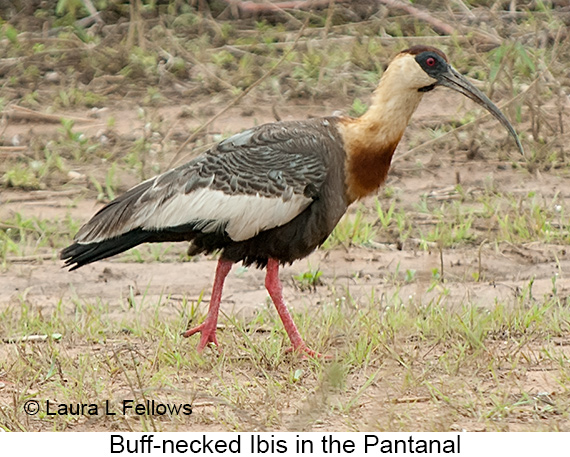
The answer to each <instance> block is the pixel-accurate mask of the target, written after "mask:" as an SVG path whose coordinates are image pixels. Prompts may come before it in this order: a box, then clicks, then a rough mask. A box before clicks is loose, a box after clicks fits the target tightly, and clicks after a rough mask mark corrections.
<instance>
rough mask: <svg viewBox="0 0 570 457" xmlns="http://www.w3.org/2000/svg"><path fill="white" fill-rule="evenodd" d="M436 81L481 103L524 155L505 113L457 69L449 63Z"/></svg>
mask: <svg viewBox="0 0 570 457" xmlns="http://www.w3.org/2000/svg"><path fill="white" fill-rule="evenodd" d="M438 83H439V84H440V85H442V86H445V87H449V88H450V89H453V90H455V91H457V92H460V93H462V94H463V95H465V96H466V97H468V98H470V99H471V100H473V101H474V102H476V103H478V104H479V105H481V106H482V107H483V108H485V109H486V110H487V111H489V112H490V113H491V114H492V115H493V116H495V117H496V118H497V119H498V120H499V122H500V123H501V124H503V126H504V127H505V128H506V129H507V130H508V132H509V133H510V134H511V136H512V137H513V138H514V139H515V141H516V143H517V147H518V148H519V151H520V153H521V154H522V155H523V156H524V149H523V147H522V144H521V142H520V140H519V137H518V135H517V132H515V129H514V128H513V126H512V125H511V123H510V122H509V120H508V119H507V118H506V117H505V115H504V114H503V113H502V112H501V110H500V109H499V108H497V106H496V105H495V104H494V103H493V102H492V101H491V100H489V98H488V97H487V96H486V95H485V94H484V93H483V92H481V91H480V90H479V89H477V88H476V87H475V86H474V85H473V84H471V83H470V82H469V81H467V79H465V77H464V76H462V75H461V74H460V73H458V72H457V70H455V69H454V68H453V67H452V66H451V65H448V66H447V71H445V72H443V73H441V74H440V75H439V77H438Z"/></svg>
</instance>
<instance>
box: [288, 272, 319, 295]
mask: <svg viewBox="0 0 570 457" xmlns="http://www.w3.org/2000/svg"><path fill="white" fill-rule="evenodd" d="M322 274H323V272H322V271H320V270H319V269H317V270H313V269H311V268H309V270H307V271H305V272H304V273H301V274H298V275H296V276H293V279H295V281H296V282H295V285H296V286H297V288H298V289H299V290H315V289H316V288H317V286H320V285H321V284H322V282H321V280H320V278H321V276H322Z"/></svg>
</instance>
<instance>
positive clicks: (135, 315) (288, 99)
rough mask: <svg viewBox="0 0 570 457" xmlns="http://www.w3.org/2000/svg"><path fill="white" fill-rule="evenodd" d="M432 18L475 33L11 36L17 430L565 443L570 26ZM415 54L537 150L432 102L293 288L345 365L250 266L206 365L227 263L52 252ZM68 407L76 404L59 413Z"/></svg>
mask: <svg viewBox="0 0 570 457" xmlns="http://www.w3.org/2000/svg"><path fill="white" fill-rule="evenodd" d="M48 3H49V2H48ZM173 3H174V2H173ZM362 3H363V5H364V4H366V2H362ZM429 3H430V5H431V8H432V13H434V14H436V15H437V17H438V18H440V19H441V20H443V21H445V22H446V23H448V24H449V25H451V26H452V27H454V28H456V29H457V30H462V31H463V32H462V33H461V34H457V35H453V36H444V35H438V34H437V33H436V32H435V31H434V30H433V29H432V28H430V26H429V25H427V24H426V23H424V22H422V21H419V20H417V19H416V18H414V17H412V16H409V15H405V14H401V13H400V12H397V11H393V10H388V9H384V8H381V9H375V10H366V9H364V7H363V9H362V10H361V9H359V10H358V11H352V12H351V11H347V10H345V9H344V7H342V5H341V4H339V5H336V8H337V9H336V12H335V14H332V15H329V14H328V13H327V11H326V10H324V11H315V12H311V13H308V12H296V11H292V12H289V13H287V15H285V16H279V17H277V18H273V19H271V21H273V22H270V21H254V20H252V19H241V20H223V19H221V18H217V19H212V18H211V17H209V16H208V15H201V14H199V13H198V12H196V11H195V10H193V9H192V8H191V7H188V6H177V7H178V8H181V9H180V10H178V11H171V10H168V9H165V10H160V11H158V10H156V11H146V12H143V13H141V14H142V16H141V18H140V19H141V23H142V24H144V30H143V31H144V33H142V34H138V31H137V29H136V27H134V26H133V24H134V23H135V21H132V22H130V23H129V24H127V26H124V25H121V24H119V23H118V22H116V21H115V22H113V20H112V19H111V18H109V19H106V20H107V25H106V27H105V28H103V30H101V31H97V30H95V29H90V30H87V31H86V30H81V29H78V30H75V31H74V30H73V29H71V28H69V27H67V24H71V23H73V22H74V21H75V20H77V19H78V18H79V16H80V15H81V14H80V12H79V13H76V14H77V15H78V16H77V17H75V16H73V14H72V12H71V11H63V13H67V15H63V16H61V17H59V18H56V16H55V15H54V11H53V10H49V9H47V10H40V12H39V13H37V14H36V15H35V17H34V18H27V20H24V19H23V18H25V16H18V17H14V19H12V20H9V21H8V22H6V23H4V24H3V25H2V26H1V28H0V39H1V40H2V41H3V42H4V43H5V44H6V46H2V47H1V48H2V50H1V51H0V70H1V71H0V82H1V83H2V84H0V105H1V106H2V110H3V113H4V114H5V115H4V117H3V121H2V122H3V124H2V126H1V132H0V133H1V137H0V139H1V141H2V145H0V157H1V159H2V160H1V161H0V183H1V186H2V191H1V194H0V200H1V201H2V206H1V207H0V268H1V273H0V274H1V282H2V284H0V338H1V339H2V341H3V342H2V343H1V344H0V427H2V428H4V429H5V430H14V431H18V430H23V431H36V430H58V431H59V430H75V431H78V430H81V431H95V430H134V431H151V430H196V431H197V430H201V431H218V430H240V431H246V430H247V431H253V430H259V431H261V430H295V431H301V430H305V431H308V430H314V431H328V430H330V431H333V430H350V431H357V430H360V431H362V430H374V431H400V430H418V431H436V430H437V431H440V430H441V431H449V430H471V431H475V430H486V431H522V430H525V431H531V430H532V431H534V430H544V431H547V430H549V431H550V430H565V431H568V430H570V417H569V413H568V411H569V406H570V392H569V390H568V386H569V385H570V364H569V358H570V352H569V349H568V348H569V347H570V338H569V336H568V335H569V331H570V307H569V302H568V297H569V296H570V295H569V291H570V281H569V279H568V278H567V273H566V272H567V271H568V270H567V269H568V267H570V253H567V246H566V245H567V244H568V240H569V223H570V220H569V216H568V211H569V208H570V206H569V203H570V202H569V199H570V195H567V193H566V192H565V190H564V189H565V178H566V177H567V175H568V170H569V168H568V165H569V164H568V159H567V156H568V147H567V145H566V143H567V141H566V137H567V132H566V130H567V129H565V126H566V125H567V124H568V116H567V114H566V112H567V111H568V95H567V93H566V91H567V87H568V75H567V68H568V62H570V52H569V51H568V49H570V48H569V47H568V40H569V39H570V38H569V36H568V35H567V31H566V30H567V29H566V27H567V25H568V21H569V20H570V18H569V16H568V14H569V13H568V12H567V11H565V10H564V8H563V7H561V6H556V5H557V4H554V5H553V4H551V3H548V2H530V1H529V2H518V3H519V5H518V6H519V9H518V10H517V11H516V12H508V11H504V10H503V7H505V5H503V4H501V2H498V3H496V2H483V1H482V2H473V1H472V2H464V6H465V7H466V8H468V9H469V10H470V12H469V14H467V13H466V12H465V11H464V10H457V8H458V7H457V3H456V2H447V1H443V0H442V1H440V2H437V4H434V2H429ZM527 3H528V4H527ZM416 4H420V6H421V2H416ZM171 6H172V5H171ZM161 8H162V7H161ZM367 11H368V12H367ZM213 13H214V15H216V13H218V12H216V11H213ZM348 13H358V14H361V15H362V18H361V19H358V20H357V18H356V17H355V16H354V14H353V15H352V16H351V15H349V14H348ZM118 14H119V13H118ZM120 14H128V13H125V12H122V13H120ZM137 14H138V13H137ZM347 14H348V15H347ZM42 15H43V16H42ZM3 17H6V18H9V17H10V16H9V15H6V14H5V15H4V16H3ZM42 17H44V18H47V21H48V25H49V26H50V28H51V30H54V33H53V35H51V36H45V34H43V33H42V32H41V30H42V28H41V20H38V18H42ZM307 18H308V19H309V21H308V25H307V27H306V29H305V30H304V31H303V34H302V36H301V38H300V39H299V41H298V43H297V44H296V46H295V47H294V48H292V46H293V42H294V40H295V37H296V36H297V34H298V32H299V29H300V25H299V24H300V23H303V22H304V21H306V19H307ZM327 18H328V20H327ZM38 21H39V22H38ZM57 27H61V28H59V29H57ZM476 32H477V33H476ZM481 32H484V34H486V35H487V36H494V37H495V43H494V44H493V43H489V41H485V40H484V36H482V35H481V34H480V33H481ZM497 37H498V38H497ZM418 42H421V43H425V44H431V45H435V46H438V47H441V48H444V49H445V51H446V52H447V54H448V55H449V57H450V60H451V61H452V63H453V64H454V66H455V67H456V68H458V69H459V70H461V71H462V72H464V73H466V74H467V75H468V76H470V77H472V78H475V79H477V80H479V81H480V85H481V86H482V88H483V90H484V91H485V92H486V93H488V94H489V95H490V96H491V97H492V98H493V100H495V101H496V102H497V104H498V105H499V106H502V107H503V108H504V110H505V112H506V113H507V116H508V117H509V118H510V119H512V120H513V123H514V124H515V127H516V128H517V130H518V131H519V132H521V137H522V139H523V143H524V145H525V148H526V151H527V156H526V157H525V158H521V157H516V156H515V155H514V154H513V153H512V151H514V145H513V144H512V142H511V140H510V139H508V138H507V137H506V134H505V133H504V132H503V131H502V130H501V128H500V127H499V126H497V125H496V123H495V122H493V121H491V120H490V119H489V118H488V117H485V116H483V117H481V113H480V111H479V110H478V109H476V108H474V107H473V105H470V104H468V103H466V102H464V100H462V99H461V98H460V97H455V95H450V94H449V93H445V92H443V91H438V92H436V93H435V94H433V96H432V95H430V97H431V98H429V99H427V101H426V103H425V104H424V105H422V107H420V111H419V113H418V115H417V116H416V117H415V118H414V122H413V125H412V126H411V127H410V128H409V129H408V131H407V132H406V135H405V138H404V140H403V142H402V145H401V146H400V148H399V150H398V156H397V158H396V159H395V162H394V167H393V169H392V173H391V177H390V181H389V182H388V185H387V186H386V187H385V188H384V190H383V191H382V192H381V193H380V195H379V196H378V199H370V200H367V201H365V202H363V203H362V204H361V205H359V206H355V207H354V208H353V209H351V211H350V213H349V214H348V215H347V217H346V218H345V219H343V221H341V223H340V224H339V226H338V227H337V229H336V230H335V232H334V234H333V235H332V236H331V238H330V239H329V240H328V241H327V243H326V244H325V247H324V249H322V250H320V251H319V252H317V253H316V254H314V255H313V256H311V257H310V258H309V260H308V261H303V262H299V263H298V264H296V265H295V266H293V267H292V268H290V269H285V271H284V272H283V278H284V280H285V283H286V289H285V291H286V297H287V298H288V301H289V303H290V304H291V306H292V308H293V309H294V310H295V312H294V314H295V316H294V317H295V320H296V322H297V324H298V326H299V329H300V331H301V333H302V334H303V335H304V336H305V337H306V340H307V341H308V342H310V345H311V346H312V347H313V348H314V349H316V350H319V351H321V352H324V353H327V354H330V355H333V356H334V358H333V360H332V361H325V360H312V359H309V360H300V359H299V358H298V357H296V356H295V355H293V354H289V353H286V352H285V349H286V348H287V344H288V341H287V337H286V334H285V333H284V331H283V329H282V326H281V323H280V322H279V319H278V317H277V316H276V314H275V312H274V310H273V309H272V307H271V306H269V303H268V302H267V299H266V298H265V295H264V293H263V292H262V291H260V289H259V288H260V287H261V286H262V284H263V279H262V273H261V272H258V271H254V270H246V269H239V268H235V269H234V272H233V273H232V275H231V277H230V280H229V283H230V284H228V287H230V289H229V290H227V291H226V294H225V298H226V301H225V303H226V304H228V303H229V304H231V305H232V306H234V309H233V310H232V309H231V306H230V305H226V306H228V307H226V308H224V316H223V318H222V324H223V328H221V329H220V330H219V336H218V338H219V341H220V344H221V351H220V352H217V351H216V350H207V351H206V352H205V353H204V355H203V356H200V355H198V354H196V352H195V351H194V347H195V344H196V341H195V340H193V339H191V340H190V341H187V340H184V339H183V338H182V337H181V336H180V333H181V331H183V330H184V329H185V328H187V326H188V325H189V322H192V321H194V322H197V321H199V320H200V319H202V317H203V313H204V311H205V307H206V305H207V299H208V298H209V287H210V286H209V282H210V276H209V274H208V273H205V271H207V270H208V269H210V270H211V271H213V264H214V262H213V261H212V260H211V259H206V258H195V259H188V258H187V257H186V256H185V254H184V247H183V246H179V245H170V244H163V245H156V246H145V247H140V248H137V249H135V250H133V251H131V252H129V253H126V254H124V255H122V256H119V257H118V258H117V259H115V260H112V261H110V262H101V263H100V264H97V265H96V266H94V267H88V268H87V269H83V270H81V272H78V273H75V274H68V273H66V272H65V271H63V270H61V269H60V268H59V266H60V264H59V261H58V260H57V252H58V251H59V249H61V248H62V247H63V246H65V245H66V244H67V243H68V242H69V240H70V239H71V237H72V236H73V234H74V233H75V232H76V231H77V229H78V227H79V226H80V224H81V222H83V221H84V220H85V219H86V218H88V217H89V216H90V214H92V213H93V211H94V210H95V208H96V207H97V205H98V202H105V201H108V200H109V199H112V198H113V197H114V196H115V195H117V194H118V193H120V192H122V191H124V190H126V189H127V188H129V187H130V186H131V185H133V184H135V183H136V182H138V181H139V180H141V179H144V178H147V177H149V176H152V175H154V174H155V173H158V172H160V171H163V170H165V169H166V168H167V167H168V166H169V165H171V164H172V163H175V162H176V163H180V162H181V161H182V160H183V159H187V158H188V157H190V156H192V155H193V154H195V153H197V152H199V151H201V150H204V149H205V148H206V147H207V146H208V145H209V144H212V143H213V142H215V141H219V140H220V139H221V138H223V137H226V136H228V135H229V134H231V133H234V132H236V131H239V130H240V129H242V128H244V127H247V126H251V125H254V124H256V123H260V122H266V121H270V120H272V118H275V117H276V116H279V117H282V118H284V119H285V118H289V117H297V118H302V117H305V116H308V115H323V114H330V112H331V111H333V110H335V109H338V108H341V107H345V108H346V111H347V112H349V111H350V112H351V113H352V114H359V113H361V112H362V111H363V110H364V109H365V104H366V100H367V99H368V98H367V97H368V94H369V92H370V91H371V90H372V89H373V87H374V86H375V84H376V82H377V81H378V78H379V76H380V74H381V72H382V69H383V65H384V64H385V63H386V62H387V61H388V60H389V58H390V57H391V56H392V55H393V54H394V53H395V52H397V51H398V50H401V49H403V48H404V47H406V46H409V45H410V44H414V43H418ZM288 50H291V51H290V53H289V54H287V57H286V58H285V59H283V61H282V62H280V59H281V58H282V57H283V55H284V54H285V53H286V52H288ZM277 63H279V65H278V66H277V67H276V64H277ZM272 69H273V70H272ZM270 71H271V73H270V74H269V75H268V76H264V75H267V73H268V72H270ZM260 78H264V79H263V80H262V81H261V82H260V83H257V85H256V86H255V88H254V89H253V90H251V92H250V93H248V94H247V96H246V97H244V99H243V100H242V101H241V103H240V104H239V105H238V106H237V107H233V108H232V109H230V110H228V111H227V112H225V113H224V115H222V116H220V118H219V119H217V120H216V121H215V122H212V123H210V124H208V125H207V128H203V127H204V126H205V125H206V124H207V123H208V122H209V120H210V119H211V118H212V117H213V116H215V115H216V114H217V113H218V112H219V111H220V110H222V109H223V108H224V107H225V106H227V105H228V104H230V103H232V101H233V100H235V98H237V97H240V96H241V94H242V93H243V92H244V91H247V90H248V88H249V87H251V86H252V85H255V84H256V82H257V81H259V80H260ZM182 104H184V105H182ZM15 105H17V106H21V107H26V108H28V109H30V110H33V112H29V111H28V112H27V113H26V112H25V111H23V110H21V109H20V110H18V109H15V108H14V106H15ZM457 106H459V109H458V108H457ZM58 116H61V117H62V118H63V120H62V121H61V122H59V123H53V121H54V119H55V120H56V121H57V119H58ZM72 118H73V119H74V120H73V121H71V120H70V119H72ZM200 129H201V130H200ZM198 130H200V131H199V132H198ZM196 132H197V133H196ZM189 137H191V138H192V141H191V142H190V144H189V145H188V146H187V147H186V148H185V149H183V150H181V146H182V145H183V144H184V143H185V142H186V141H187V140H188V138H189ZM232 284H233V286H232ZM240 306H243V308H247V309H246V311H247V312H245V311H244V312H241V311H240ZM233 311H236V312H233ZM34 336H39V337H40V338H39V340H38V341H33V338H31V339H30V337H34ZM30 400H32V401H38V402H39V405H40V411H39V412H38V413H37V414H35V415H30V414H26V412H25V410H24V408H25V405H26V403H27V402H29V401H30ZM125 400H132V401H133V402H135V403H140V404H145V405H146V404H147V401H148V402H151V403H150V404H152V401H154V402H155V404H157V403H159V402H160V403H164V404H169V405H185V404H190V405H191V406H192V414H191V415H185V414H183V413H175V414H165V415H159V414H149V415H145V414H141V415H139V414H136V413H134V412H133V411H132V410H129V411H128V414H122V405H123V401H125ZM47 401H49V402H50V404H51V408H52V409H51V412H53V411H54V409H57V408H58V406H56V405H68V406H67V407H66V406H61V408H64V409H65V408H67V413H64V412H63V411H62V413H61V414H53V415H52V414H48V412H50V411H48V410H47V409H46V406H47V403H46V402H47ZM28 404H29V403H28ZM81 404H85V405H86V406H85V407H84V410H83V411H82V412H81V413H80V414H75V413H74V411H75V410H76V409H77V408H78V406H77V405H81ZM91 405H96V406H91ZM107 405H108V407H109V408H110V410H111V411H113V412H115V413H117V414H116V415H108V414H105V408H106V407H107ZM70 408H72V409H73V411H71V410H70ZM95 409H97V411H95ZM95 412H96V414H95ZM91 413H92V414H91Z"/></svg>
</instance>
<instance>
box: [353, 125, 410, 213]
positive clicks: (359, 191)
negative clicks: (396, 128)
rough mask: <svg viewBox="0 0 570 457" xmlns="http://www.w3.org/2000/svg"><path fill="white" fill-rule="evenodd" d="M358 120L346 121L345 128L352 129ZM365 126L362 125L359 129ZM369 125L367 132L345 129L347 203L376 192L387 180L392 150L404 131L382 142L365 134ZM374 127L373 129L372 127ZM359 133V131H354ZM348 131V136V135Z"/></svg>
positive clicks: (373, 136) (369, 134)
mask: <svg viewBox="0 0 570 457" xmlns="http://www.w3.org/2000/svg"><path fill="white" fill-rule="evenodd" d="M355 121H356V122H358V121H357V120H352V119H351V120H348V119H347V121H345V122H346V123H345V126H347V127H348V124H352V125H351V126H350V127H355V124H356V122H355ZM361 127H364V126H361ZM371 127H372V126H366V127H364V130H366V133H364V134H363V132H362V131H361V132H358V133H357V134H351V133H356V132H354V130H353V129H352V128H349V129H348V130H345V133H346V135H345V137H344V141H345V143H344V146H345V150H346V181H345V182H346V188H347V189H346V192H347V199H348V201H349V202H350V203H352V202H354V201H355V200H358V199H359V198H363V197H365V196H366V195H369V194H371V193H372V192H375V191H376V190H377V189H378V188H379V187H380V186H381V185H382V183H383V182H384V181H385V180H386V176H387V175H388V170H389V169H390V163H391V161H392V156H393V155H394V151H395V150H396V147H397V146H398V143H399V142H400V139H401V137H402V133H403V132H401V133H400V132H398V133H396V134H395V135H394V136H392V135H390V138H386V136H384V137H383V139H382V141H378V140H377V141H374V139H375V138H376V139H377V138H378V136H377V135H375V133H376V132H372V131H368V130H370V128H371ZM372 128H373V127H372ZM356 130H360V129H358V128H357V129H356ZM349 132H350V133H349Z"/></svg>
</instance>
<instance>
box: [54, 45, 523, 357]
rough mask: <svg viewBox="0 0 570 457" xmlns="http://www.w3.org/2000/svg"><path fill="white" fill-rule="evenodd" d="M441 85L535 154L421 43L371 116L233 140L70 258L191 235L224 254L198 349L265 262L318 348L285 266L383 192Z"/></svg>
mask: <svg viewBox="0 0 570 457" xmlns="http://www.w3.org/2000/svg"><path fill="white" fill-rule="evenodd" d="M437 86H446V87H449V88H451V89H454V90H456V91H458V92H460V93H462V94H464V95H466V96H467V97H469V98H470V99H472V100H474V101H475V102H477V103H478V104H480V105H482V106H483V107H484V108H486V109H487V110H488V111H489V112H490V113H491V114H492V115H493V116H495V117H496V118H497V119H498V120H499V121H500V122H501V123H502V124H503V125H504V126H505V127H506V128H507V130H508V132H509V133H510V134H511V135H512V136H513V138H514V139H515V141H516V144H517V146H518V148H519V150H520V151H521V153H522V152H523V149H522V146H521V143H520V142H519V139H518V138H517V135H516V133H515V130H514V129H513V127H512V126H511V124H510V123H509V121H508V120H507V118H506V117H505V116H504V115H503V114H502V113H501V111H500V110H499V109H498V108H497V107H496V106H495V105H494V104H493V103H492V102H491V101H490V100H489V99H488V98H487V97H486V96H485V95H484V94H483V93H482V92H481V91H479V90H478V89H476V88H475V87H474V86H473V85H472V84H471V83H470V82H469V81H468V80H467V79H465V78H464V77H463V76H461V74H459V73H458V72H457V71H456V70H455V69H454V68H453V67H451V65H450V64H449V63H448V60H447V57H446V56H445V54H444V53H443V52H442V51H440V50H438V49H436V48H433V47H430V46H414V47H412V48H410V49H407V50H405V51H402V52H400V53H399V54H397V55H396V57H395V58H394V60H392V62H391V63H390V65H389V67H388V68H387V69H386V71H385V72H384V74H383V76H382V78H381V80H380V83H379V85H378V87H377V89H376V90H375V91H374V94H373V96H372V103H371V106H370V108H369V109H368V111H367V112H366V113H365V114H363V115H362V116H361V117H359V118H352V117H343V116H340V117H324V118H319V119H310V120H304V121H294V122H291V121H286V122H276V123H270V124H265V125H261V126H259V127H254V128H251V129H249V130H246V131H244V132H242V133H238V134H237V135H234V136H232V137H230V138H228V139H226V140H223V141H222V142H220V143H218V144H217V145H216V146H214V147H212V148H211V149H210V150H208V151H207V152H206V153H204V154H202V155H201V156H199V157H197V158H196V159H194V160H192V161H190V162H188V163H186V164H184V165H182V166H180V167H178V168H175V169H172V170H170V171H167V172H166V173H163V174H161V175H159V176H157V177H155V178H152V179H149V180H147V181H145V182H143V183H141V184H139V185H138V186H136V187H134V188H132V189H131V190H129V191H128V192H126V193H125V194H124V195H122V196H120V197H119V198H117V199H115V200H113V201H112V202H111V203H109V204H108V205H107V206H105V207H104V208H102V209H101V210H100V211H99V212H98V213H97V214H95V216H93V218H92V219H91V220H90V221H89V222H87V224H85V225H84V226H83V227H82V228H81V229H80V230H79V233H77V235H76V237H75V241H74V243H73V244H72V245H71V246H69V247H67V248H65V249H64V250H63V251H62V252H61V258H62V259H64V260H65V261H66V262H65V265H66V266H70V267H71V270H74V269H76V268H79V267H81V266H83V265H86V264H88V263H91V262H95V261H97V260H101V259H104V258H106V257H110V256H112V255H115V254H118V253H120V252H123V251H126V250H127V249H130V248H132V247H134V246H137V245H138V244H141V243H145V242H159V241H189V242H191V246H190V251H189V252H190V253H191V254H197V253H210V252H215V251H219V253H220V258H219V261H218V266H217V269H216V276H215V279H214V286H213V290H212V297H211V300H210V306H209V310H208V315H207V317H206V319H205V321H204V322H203V323H202V324H200V325H198V326H197V327H195V328H192V329H190V330H187V331H186V332H185V333H184V336H186V337H188V336H190V335H193V334H194V333H201V338H200V342H199V343H198V351H202V350H203V349H204V348H205V347H206V345H208V344H209V343H214V344H216V345H217V339H216V327H217V321H218V310H219V307H220V300H221V297H222V288H223V285H224V280H225V278H226V276H227V274H228V273H229V271H230V269H231V268H232V265H233V264H234V263H236V262H240V261H241V262H243V264H244V265H252V264H253V265H256V266H258V267H265V268H266V269H267V273H266V277H265V286H266V288H267V291H268V292H269V295H270V296H271V298H272V299H273V303H274V304H275V307H276V308H277V312H278V313H279V316H280V317H281V320H282V321H283V325H284V327H285V330H286V331H287V334H288V335H289V339H290V340H291V344H292V349H293V350H295V351H299V352H304V353H306V354H309V355H315V354H316V353H315V352H314V351H312V350H310V349H309V348H308V347H307V346H306V344H305V342H304V341H303V339H302V338H301V335H300V334H299V331H298V330H297V327H296V326H295V323H294V322H293V319H292V318H291V315H290V314H289V311H288V310H287V306H286V305H285V302H284V300H283V294H282V287H281V282H280V280H279V265H280V264H287V263H291V262H293V261H294V260H296V259H300V258H302V257H305V256H307V255H308V254H309V253H311V252H312V251H313V250H314V249H316V248H317V247H318V246H319V245H321V244H322V243H323V242H324V241H325V240H326V239H327V237H328V236H329V235H330V233H331V232H332V230H333V229H334V227H335V226H336V224H337V223H338V221H339V219H340V218H341V216H342V215H343V214H344V213H345V211H346V209H347V208H348V206H349V205H350V204H351V203H352V202H354V201H355V200H358V199H360V198H362V197H364V196H366V195H369V194H370V193H372V192H374V191H376V189H378V187H379V186H380V185H381V184H382V183H383V182H384V180H385V179H386V175H387V173H388V169H389V167H390V161H391V159H392V155H393V153H394V150H395V149H396V146H397V145H398V142H399V141H400V139H401V138H402V135H403V133H404V130H405V128H406V126H407V124H408V121H409V119H410V117H411V116H412V114H413V112H414V111H415V109H416V108H417V106H418V104H419V103H420V100H421V99H422V96H423V94H424V93H425V92H428V91H430V90H432V89H434V88H435V87H437Z"/></svg>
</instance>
